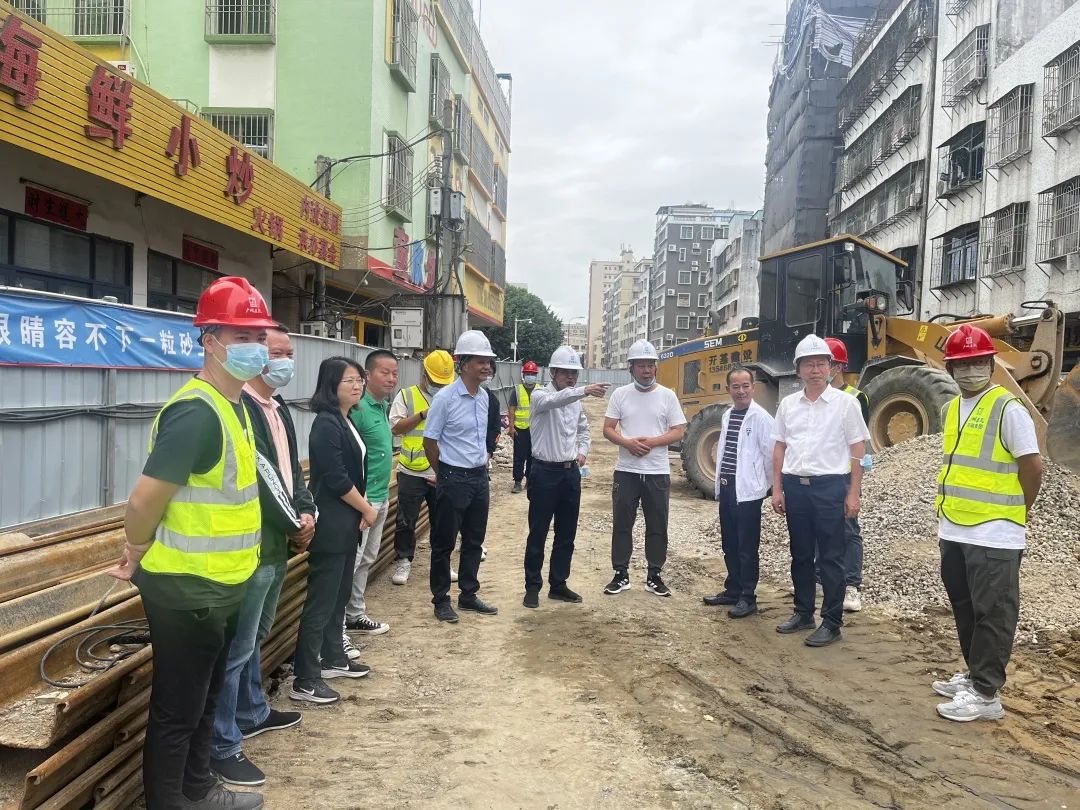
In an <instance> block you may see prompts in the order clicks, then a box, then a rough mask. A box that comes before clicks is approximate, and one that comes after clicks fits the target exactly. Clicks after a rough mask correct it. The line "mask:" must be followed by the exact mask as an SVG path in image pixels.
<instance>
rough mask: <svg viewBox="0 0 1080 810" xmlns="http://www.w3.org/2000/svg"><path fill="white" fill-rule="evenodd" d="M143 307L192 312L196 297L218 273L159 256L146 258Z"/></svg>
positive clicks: (197, 299) (154, 254)
mask: <svg viewBox="0 0 1080 810" xmlns="http://www.w3.org/2000/svg"><path fill="white" fill-rule="evenodd" d="M146 259H147V261H146V305H147V306H148V307H152V308H153V309H168V310H172V311H173V312H188V313H194V312H195V306H196V305H197V304H198V303H199V296H200V295H202V292H203V290H205V289H206V288H207V286H209V284H210V282H212V281H213V280H214V279H216V278H218V276H219V274H218V273H215V272H214V271H213V270H207V269H206V268H204V267H199V266H197V265H194V264H189V263H188V262H185V261H181V260H180V259H174V258H172V257H171V256H166V255H164V254H162V253H155V252H154V251H152V250H151V251H150V252H149V253H148V254H147V257H146Z"/></svg>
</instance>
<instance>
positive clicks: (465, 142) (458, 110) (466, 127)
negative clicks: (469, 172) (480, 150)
mask: <svg viewBox="0 0 1080 810" xmlns="http://www.w3.org/2000/svg"><path fill="white" fill-rule="evenodd" d="M477 137H480V136H477ZM472 138H473V125H472V114H471V113H470V112H469V105H468V104H466V103H465V99H464V98H462V97H461V96H455V97H454V154H456V155H457V156H458V157H459V158H461V159H462V160H463V161H465V162H466V163H468V162H469V159H470V158H471V156H472Z"/></svg>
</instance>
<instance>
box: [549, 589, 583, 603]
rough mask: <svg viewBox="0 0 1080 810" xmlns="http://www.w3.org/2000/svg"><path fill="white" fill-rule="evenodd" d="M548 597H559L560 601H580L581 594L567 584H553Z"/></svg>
mask: <svg viewBox="0 0 1080 810" xmlns="http://www.w3.org/2000/svg"><path fill="white" fill-rule="evenodd" d="M548 599H557V600H558V601H560V602H580V601H581V594H578V593H574V592H573V591H572V590H570V589H569V588H567V587H566V585H552V586H551V587H550V588H549V589H548Z"/></svg>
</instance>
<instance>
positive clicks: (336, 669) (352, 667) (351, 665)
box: [322, 660, 371, 680]
mask: <svg viewBox="0 0 1080 810" xmlns="http://www.w3.org/2000/svg"><path fill="white" fill-rule="evenodd" d="M369 674H371V667H369V666H367V665H366V664H361V663H360V662H359V661H349V660H346V661H345V663H344V664H327V663H326V662H325V661H323V664H322V676H323V679H324V680H329V679H330V678H363V677H365V676H367V675H369Z"/></svg>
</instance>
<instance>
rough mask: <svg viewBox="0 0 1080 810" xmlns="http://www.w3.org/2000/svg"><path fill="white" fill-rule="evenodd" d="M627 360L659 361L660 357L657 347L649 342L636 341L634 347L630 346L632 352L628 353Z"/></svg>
mask: <svg viewBox="0 0 1080 810" xmlns="http://www.w3.org/2000/svg"><path fill="white" fill-rule="evenodd" d="M626 359H627V360H628V361H629V360H659V359H660V356H659V355H658V354H657V353H656V347H655V346H653V345H652V344H651V343H649V341H647V340H635V341H634V343H633V345H631V346H630V351H628V352H627V353H626Z"/></svg>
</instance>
